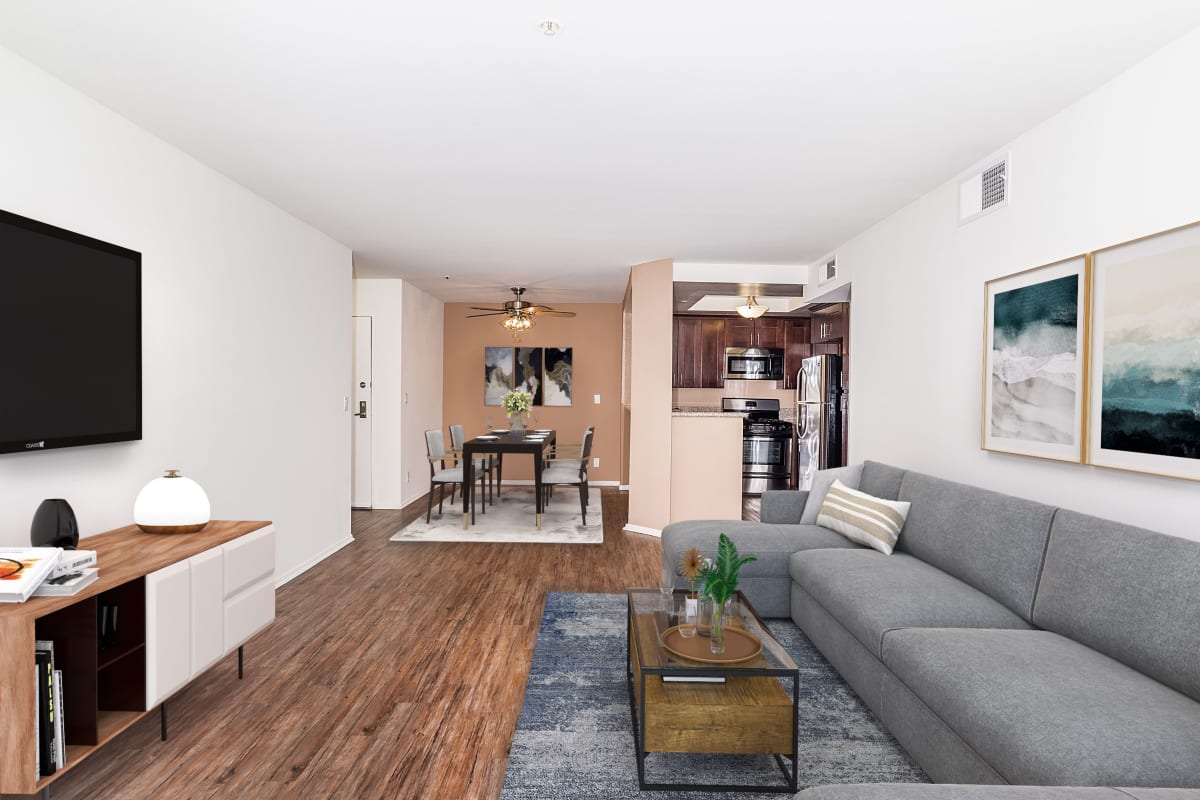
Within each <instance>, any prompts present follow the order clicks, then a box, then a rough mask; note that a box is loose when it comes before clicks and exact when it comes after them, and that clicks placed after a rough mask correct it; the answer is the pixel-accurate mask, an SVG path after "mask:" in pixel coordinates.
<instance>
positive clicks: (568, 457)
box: [547, 425, 596, 499]
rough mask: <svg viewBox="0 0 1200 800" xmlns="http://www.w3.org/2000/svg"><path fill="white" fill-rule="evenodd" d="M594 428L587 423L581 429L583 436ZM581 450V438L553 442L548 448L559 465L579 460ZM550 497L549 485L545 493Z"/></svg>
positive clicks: (552, 488)
mask: <svg viewBox="0 0 1200 800" xmlns="http://www.w3.org/2000/svg"><path fill="white" fill-rule="evenodd" d="M595 430H596V426H595V425H588V426H587V428H585V429H584V431H583V435H584V437H585V438H586V437H587V436H588V435H589V434H592V433H594V432H595ZM582 452H583V441H582V440H580V441H579V442H572V443H559V442H555V443H554V446H553V447H551V448H550V458H551V459H554V460H556V461H557V462H559V464H560V465H562V464H567V463H573V462H577V461H579V460H580V459H581V458H582V456H581V455H580V453H582ZM552 497H554V487H553V486H551V487H550V492H549V494H548V495H547V499H549V498H552Z"/></svg>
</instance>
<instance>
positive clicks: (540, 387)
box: [483, 347, 574, 406]
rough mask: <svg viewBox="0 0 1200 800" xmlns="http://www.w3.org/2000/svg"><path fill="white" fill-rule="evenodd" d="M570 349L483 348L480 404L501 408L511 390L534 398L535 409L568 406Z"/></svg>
mask: <svg viewBox="0 0 1200 800" xmlns="http://www.w3.org/2000/svg"><path fill="white" fill-rule="evenodd" d="M572 352H573V349H572V348H570V347H485V348H483V404H484V405H487V406H499V405H503V404H504V403H503V401H504V395H506V394H508V393H509V392H511V391H513V390H514V389H516V390H519V391H524V392H529V394H531V395H533V404H534V405H535V406H569V405H571V402H572V400H571V397H572V394H571V375H572V368H573V360H574V359H573V357H572Z"/></svg>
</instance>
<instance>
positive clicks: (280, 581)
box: [275, 534, 354, 589]
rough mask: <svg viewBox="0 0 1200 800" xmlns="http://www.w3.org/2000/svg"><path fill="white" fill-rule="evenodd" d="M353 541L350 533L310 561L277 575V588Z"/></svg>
mask: <svg viewBox="0 0 1200 800" xmlns="http://www.w3.org/2000/svg"><path fill="white" fill-rule="evenodd" d="M353 542H354V537H353V536H351V535H350V534H346V538H345V539H341V540H339V541H337V542H334V543H333V544H332V545H330V546H329V547H327V548H325V549H324V550H323V551H321V552H320V553H318V554H317V555H315V556H313V557H312V558H310V559H309V560H308V561H305V562H304V563H303V564H301V565H300V566H298V567H296V568H295V569H293V570H292V571H291V572H289V573H287V574H286V575H276V576H275V588H276V589H278V588H279V587H280V586H283V585H284V584H285V583H287V582H288V581H290V580H292V579H293V578H298V577H300V576H301V575H303V574H304V573H306V572H308V571H309V570H310V569H312V568H313V567H315V566H316V565H317V564H320V563H321V562H322V561H324V560H325V559H327V558H329V557H330V556H331V555H333V554H334V553H336V552H337V551H338V550H341V549H342V548H343V547H345V546H346V545H348V544H353Z"/></svg>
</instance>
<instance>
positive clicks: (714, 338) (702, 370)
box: [671, 316, 726, 389]
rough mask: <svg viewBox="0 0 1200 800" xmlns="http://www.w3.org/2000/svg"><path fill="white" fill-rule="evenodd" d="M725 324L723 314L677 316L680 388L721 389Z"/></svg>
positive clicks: (675, 379) (675, 381)
mask: <svg viewBox="0 0 1200 800" xmlns="http://www.w3.org/2000/svg"><path fill="white" fill-rule="evenodd" d="M725 323H726V320H725V319H723V318H721V317H688V316H676V317H675V359H674V361H675V365H674V370H673V372H672V376H671V385H672V386H673V387H674V388H676V389H720V388H721V387H722V386H723V385H724V384H723V379H724V372H725V336H726V330H725Z"/></svg>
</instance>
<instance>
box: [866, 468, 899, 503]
mask: <svg viewBox="0 0 1200 800" xmlns="http://www.w3.org/2000/svg"><path fill="white" fill-rule="evenodd" d="M904 472H905V471H904V470H902V469H900V468H899V467H891V466H888V465H887V464H881V463H879V462H878V461H864V462H863V470H862V478H861V479H859V481H858V487H857V488H858V489H859V490H860V491H863V492H866V493H867V494H873V495H875V496H876V497H883V498H886V499H888V500H899V499H900V483H901V481H903V480H904Z"/></svg>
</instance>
